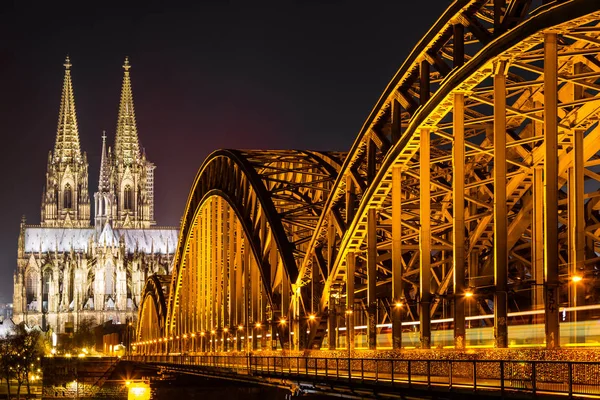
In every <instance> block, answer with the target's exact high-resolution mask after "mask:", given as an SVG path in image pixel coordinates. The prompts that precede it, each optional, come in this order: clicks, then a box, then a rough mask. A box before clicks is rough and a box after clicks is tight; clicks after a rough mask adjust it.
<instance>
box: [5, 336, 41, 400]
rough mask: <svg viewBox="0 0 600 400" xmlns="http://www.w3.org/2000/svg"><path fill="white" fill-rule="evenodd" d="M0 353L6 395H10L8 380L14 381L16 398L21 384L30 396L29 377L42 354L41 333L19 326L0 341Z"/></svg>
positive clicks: (19, 392)
mask: <svg viewBox="0 0 600 400" xmlns="http://www.w3.org/2000/svg"><path fill="white" fill-rule="evenodd" d="M0 351H1V352H2V355H1V356H0V370H1V371H2V375H3V376H4V379H6V386H7V390H8V393H9V394H10V380H11V379H15V380H16V381H17V397H19V395H20V394H21V386H22V385H23V383H26V385H27V394H31V387H30V385H29V375H30V373H31V371H32V368H35V367H36V365H38V361H39V359H40V357H41V356H42V355H43V353H44V343H43V335H42V333H41V332H40V331H39V330H37V329H28V328H27V327H26V326H25V324H19V325H17V326H15V328H14V330H13V332H11V333H10V334H8V335H7V336H6V337H4V338H1V339H0Z"/></svg>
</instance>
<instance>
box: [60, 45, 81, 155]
mask: <svg viewBox="0 0 600 400" xmlns="http://www.w3.org/2000/svg"><path fill="white" fill-rule="evenodd" d="M63 65H64V67H65V78H64V82H63V90H62V97H61V100H60V109H59V112H58V128H57V132H56V144H55V145H54V159H55V160H56V161H63V162H71V161H77V162H80V161H81V148H80V145H79V129H78V127H77V116H76V114H75V97H74V95H73V83H72V81H71V66H72V64H71V60H70V58H69V56H67V57H66V59H65V63H64V64H63Z"/></svg>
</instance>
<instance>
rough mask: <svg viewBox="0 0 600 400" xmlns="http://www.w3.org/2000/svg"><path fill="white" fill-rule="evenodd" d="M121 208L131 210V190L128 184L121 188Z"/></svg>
mask: <svg viewBox="0 0 600 400" xmlns="http://www.w3.org/2000/svg"><path fill="white" fill-rule="evenodd" d="M123 209H125V210H133V191H132V190H131V186H129V185H127V186H125V190H123Z"/></svg>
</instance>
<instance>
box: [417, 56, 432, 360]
mask: <svg viewBox="0 0 600 400" xmlns="http://www.w3.org/2000/svg"><path fill="white" fill-rule="evenodd" d="M425 63H426V62H425ZM427 65H429V64H427ZM420 140H421V147H420V150H419V151H420V159H419V165H420V178H421V185H420V196H421V203H420V213H419V215H420V219H421V227H420V229H419V252H420V257H419V258H420V268H419V269H420V271H419V272H420V285H419V287H420V293H419V296H420V298H419V300H420V301H419V320H420V323H421V329H420V339H421V348H423V349H429V348H430V347H431V314H430V305H431V204H430V201H431V184H430V177H431V170H430V162H431V160H430V154H431V150H430V147H431V137H430V132H429V129H422V130H421V139H420Z"/></svg>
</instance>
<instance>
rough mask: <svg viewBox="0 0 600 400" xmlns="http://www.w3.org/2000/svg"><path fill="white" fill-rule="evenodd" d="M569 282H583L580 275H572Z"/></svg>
mask: <svg viewBox="0 0 600 400" xmlns="http://www.w3.org/2000/svg"><path fill="white" fill-rule="evenodd" d="M571 280H572V281H573V282H574V283H577V282H581V281H582V280H583V278H582V277H581V276H580V275H573V277H572V278H571Z"/></svg>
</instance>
